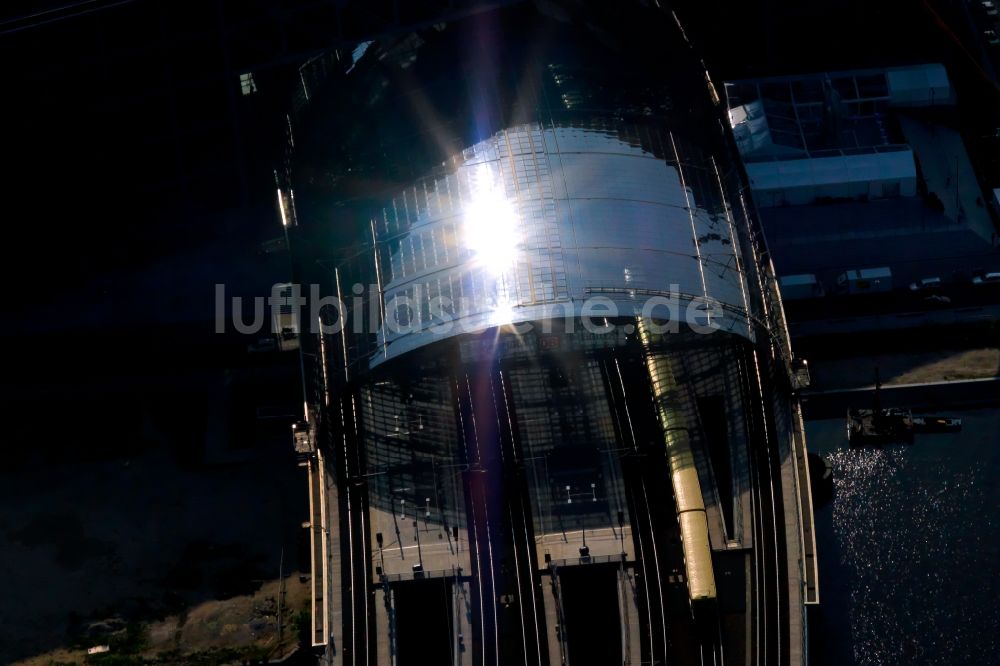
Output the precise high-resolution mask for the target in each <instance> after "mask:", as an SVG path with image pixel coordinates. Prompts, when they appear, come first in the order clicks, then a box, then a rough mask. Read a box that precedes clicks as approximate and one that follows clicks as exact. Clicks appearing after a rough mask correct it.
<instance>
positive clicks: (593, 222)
mask: <svg viewBox="0 0 1000 666" xmlns="http://www.w3.org/2000/svg"><path fill="white" fill-rule="evenodd" d="M608 125H609V126H608V127H607V128H603V129H597V128H592V127H574V126H545V125H542V124H538V123H536V124H530V125H522V126H518V127H513V128H510V129H505V130H503V131H502V132H499V133H497V134H495V135H494V136H493V137H491V138H490V139H488V140H486V141H482V142H480V143H478V144H476V145H474V146H472V147H470V148H468V149H467V150H465V151H463V152H462V154H461V156H460V157H456V158H455V159H454V160H453V163H455V164H456V166H454V167H453V169H452V170H451V171H449V172H448V173H445V174H443V175H440V176H432V177H428V178H425V179H421V180H419V181H418V182H417V183H416V184H414V185H413V186H411V187H408V188H406V189H404V190H403V191H402V192H400V193H399V194H398V195H397V196H396V197H393V198H392V199H391V200H390V201H389V202H387V203H386V205H385V207H384V208H383V210H382V215H381V217H380V218H379V219H378V220H377V221H376V224H375V227H374V228H375V238H376V247H377V248H378V253H379V255H378V256H379V259H380V262H381V266H380V268H381V275H382V276H383V279H384V281H385V282H384V285H383V298H384V311H385V312H386V320H387V325H386V326H385V327H384V329H383V335H384V343H385V345H386V346H387V348H388V356H390V357H391V356H393V355H396V354H398V353H400V352H401V351H406V350H410V349H413V348H414V347H416V346H419V345H423V344H429V343H432V342H434V341H435V340H439V339H440V338H441V337H442V332H444V331H450V332H453V333H458V332H466V333H469V332H475V331H477V330H482V329H485V328H488V327H490V326H497V325H501V324H507V323H512V322H513V323H516V322H523V321H535V320H540V319H545V318H547V317H549V316H553V313H555V315H556V316H562V315H564V314H565V315H568V316H579V315H580V314H581V309H582V308H583V306H584V304H585V302H586V301H587V299H588V298H595V297H596V296H597V295H600V297H601V298H603V299H608V300H610V301H612V302H613V303H614V304H615V307H616V311H617V312H618V313H619V314H620V315H621V316H633V315H634V314H636V313H637V312H639V311H641V309H642V307H643V304H644V303H645V302H646V301H647V299H648V298H649V296H650V295H651V294H654V293H661V294H667V293H670V294H677V295H679V296H680V297H681V301H682V307H686V305H687V304H688V303H689V302H690V301H691V299H712V300H714V301H717V302H719V303H720V304H724V306H725V307H724V308H720V313H721V316H720V320H717V321H715V322H714V323H715V325H716V326H718V327H720V328H724V329H725V330H728V331H734V332H737V333H739V334H741V335H743V336H749V330H750V327H749V326H748V322H747V319H748V318H747V314H746V306H747V302H748V297H747V293H746V290H747V284H746V281H745V279H744V277H743V275H742V271H741V268H740V260H739V257H738V247H739V245H738V243H739V241H738V239H737V238H736V237H735V228H734V221H733V218H732V215H731V210H732V209H731V207H730V205H729V204H728V202H727V199H726V193H725V192H724V190H723V189H722V188H723V184H722V181H721V177H720V176H719V174H718V173H717V171H716V170H715V167H714V162H713V161H712V160H711V158H709V159H706V158H705V157H704V156H703V155H702V154H701V153H700V152H697V151H691V152H689V153H687V154H684V155H680V154H679V153H675V154H674V155H673V157H672V159H671V158H669V157H667V158H662V157H658V156H657V154H656V153H657V152H659V153H661V154H664V153H666V154H667V155H669V152H668V151H672V149H673V147H674V146H673V137H672V136H671V134H670V132H669V131H667V130H662V129H656V128H650V127H642V126H637V125H630V124H624V123H620V124H616V123H608ZM640 132H641V134H642V138H643V139H645V141H646V143H647V144H650V143H655V144H657V145H658V147H659V151H657V150H655V149H654V148H653V147H652V146H649V145H647V146H644V145H643V141H642V140H640V139H639V136H640ZM630 137H631V138H632V140H629V139H630ZM740 222H741V223H742V221H740ZM557 303H562V304H565V305H562V306H560V307H555V308H553V307H548V306H549V305H552V304H557ZM662 312H663V311H660V312H656V314H660V315H661V316H662Z"/></svg>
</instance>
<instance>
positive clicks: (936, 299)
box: [924, 294, 951, 305]
mask: <svg viewBox="0 0 1000 666" xmlns="http://www.w3.org/2000/svg"><path fill="white" fill-rule="evenodd" d="M924 303H926V304H927V305H951V299H950V298H948V297H947V296H942V295H941V294H931V295H930V296H925V297H924Z"/></svg>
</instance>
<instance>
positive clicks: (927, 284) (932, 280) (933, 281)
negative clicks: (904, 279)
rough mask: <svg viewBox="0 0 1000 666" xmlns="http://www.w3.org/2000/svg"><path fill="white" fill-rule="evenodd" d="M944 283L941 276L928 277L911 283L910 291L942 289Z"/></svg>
mask: <svg viewBox="0 0 1000 666" xmlns="http://www.w3.org/2000/svg"><path fill="white" fill-rule="evenodd" d="M941 285H942V282H941V278H939V277H926V278H921V279H919V280H917V281H916V282H911V283H910V291H931V290H933V289H940V288H941Z"/></svg>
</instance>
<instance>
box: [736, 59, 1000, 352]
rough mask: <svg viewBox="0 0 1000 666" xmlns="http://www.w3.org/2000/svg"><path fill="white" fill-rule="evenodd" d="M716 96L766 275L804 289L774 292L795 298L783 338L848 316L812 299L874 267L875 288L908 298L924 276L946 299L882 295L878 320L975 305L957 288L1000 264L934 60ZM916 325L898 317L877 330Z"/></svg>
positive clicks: (759, 84) (972, 296) (850, 312)
mask: <svg viewBox="0 0 1000 666" xmlns="http://www.w3.org/2000/svg"><path fill="white" fill-rule="evenodd" d="M724 87H725V94H726V99H727V106H728V107H729V122H730V125H731V126H732V128H733V133H734V136H735V139H736V144H737V146H738V147H739V151H740V155H741V157H742V159H743V161H744V163H745V165H746V170H747V175H748V178H749V184H750V187H751V189H752V191H753V193H754V199H755V200H756V202H757V205H758V206H759V207H760V213H761V223H762V224H763V227H764V230H765V234H766V236H767V239H768V246H769V248H770V250H771V252H772V259H773V260H774V264H775V266H776V269H777V271H778V274H779V275H781V276H782V278H783V279H786V280H791V281H792V282H795V281H803V280H808V281H811V282H812V283H814V284H815V287H814V288H812V289H808V290H803V289H801V288H796V289H786V290H785V295H786V299H787V300H790V301H791V300H795V301H797V302H796V303H795V306H790V308H789V309H790V311H791V315H792V318H793V321H794V322H795V324H794V325H793V333H795V334H805V333H806V332H817V329H815V327H813V328H810V329H809V331H807V329H806V328H804V327H802V326H800V325H799V322H800V320H801V319H803V318H806V319H811V318H827V319H829V318H835V317H836V316H840V317H843V318H846V317H851V316H855V315H857V314H859V312H857V311H856V309H852V308H854V306H853V305H847V304H843V303H841V304H834V305H831V304H830V302H829V298H827V299H826V300H825V301H820V300H819V299H822V298H823V297H824V295H826V296H827V297H831V296H836V295H838V294H840V295H844V294H847V293H853V292H851V290H849V289H845V288H844V285H845V283H846V281H845V280H844V279H843V277H844V276H845V275H847V274H850V273H851V272H852V271H854V272H857V271H873V270H875V271H877V270H884V271H888V274H887V276H886V277H887V279H885V280H882V281H881V283H880V288H879V289H878V290H877V291H883V292H891V291H893V290H896V291H897V292H898V291H902V292H904V293H907V294H908V291H907V288H908V286H909V285H910V284H914V283H919V282H920V281H927V280H931V281H936V282H937V283H940V284H941V285H942V287H943V288H944V289H945V290H946V291H947V293H948V301H947V302H943V301H940V300H937V301H931V302H929V304H928V303H925V302H921V301H919V300H918V301H916V302H914V299H913V298H907V297H904V298H895V299H894V300H890V299H891V298H892V297H891V296H889V295H886V296H885V303H884V304H882V305H880V306H878V308H877V309H880V310H881V311H891V310H898V309H900V308H901V311H902V312H905V313H911V312H912V311H918V312H919V311H920V310H924V309H928V308H930V309H934V308H937V309H940V308H941V307H942V304H945V305H947V304H948V303H951V302H954V303H956V304H961V305H967V306H973V305H975V306H978V305H981V303H980V299H978V298H977V295H976V293H975V292H970V291H969V289H968V286H969V283H970V280H971V278H973V277H974V273H983V274H985V273H988V272H991V271H995V270H996V269H997V268H998V267H1000V264H998V260H997V257H996V253H995V250H994V248H995V247H996V226H995V222H994V219H993V218H994V215H995V213H992V212H991V210H990V206H989V197H988V195H987V194H986V193H985V192H984V190H983V189H982V187H981V184H980V180H979V178H978V176H977V173H976V172H975V170H974V169H973V166H972V163H971V161H970V158H969V154H968V151H967V149H966V145H965V139H964V138H963V136H962V134H961V132H960V130H959V128H960V123H959V121H958V112H957V107H956V105H957V103H958V98H957V93H956V91H955V89H954V87H953V86H952V84H951V82H950V80H949V77H948V73H947V71H946V69H945V67H944V66H943V65H941V64H938V63H931V64H923V65H912V66H905V67H890V68H881V69H863V70H849V71H833V72H818V73H809V74H800V75H792V76H776V77H762V78H758V79H746V80H738V81H732V82H727V83H726V84H725V86H724ZM917 291H919V290H917ZM920 295H921V296H926V294H920ZM804 300H812V303H800V302H798V301H804ZM925 323H926V321H925V319H924V318H921V317H919V316H917V317H914V316H909V317H908V318H905V319H899V320H898V321H896V320H893V321H890V322H886V321H883V322H880V323H879V324H878V325H880V326H881V325H892V326H896V325H897V324H898V325H899V326H918V325H923V324H925ZM872 325H875V324H872ZM824 326H825V324H824ZM838 330H839V329H838Z"/></svg>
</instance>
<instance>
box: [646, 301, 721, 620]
mask: <svg viewBox="0 0 1000 666" xmlns="http://www.w3.org/2000/svg"><path fill="white" fill-rule="evenodd" d="M636 324H637V330H638V331H639V337H640V340H641V341H642V343H643V347H644V351H645V354H646V368H647V370H648V371H649V377H650V381H651V383H652V388H653V397H654V399H655V400H656V407H657V414H658V416H659V419H660V425H661V426H662V428H663V439H664V443H665V444H666V448H667V460H668V461H669V463H670V482H671V485H672V487H673V491H674V503H675V504H676V507H677V522H678V524H679V526H680V533H681V545H682V547H683V550H684V568H685V571H686V574H687V584H688V595H689V598H690V600H691V603H692V605H700V604H702V603H704V602H711V601H714V600H715V598H716V590H715V571H714V568H713V566H712V547H711V544H710V543H709V540H708V519H707V517H706V515H705V499H704V496H703V495H702V492H701V480H700V479H699V478H698V468H697V466H696V465H695V460H694V453H693V452H692V450H691V439H690V435H689V434H688V429H687V426H686V423H685V422H684V414H683V412H682V410H681V398H680V396H679V395H678V386H677V381H676V379H675V377H674V372H673V366H672V363H671V360H670V357H669V356H668V355H666V354H661V353H653V352H652V350H651V348H650V342H651V336H650V334H649V329H648V328H647V324H648V322H647V321H645V320H644V319H643V318H642V317H639V318H637V321H636Z"/></svg>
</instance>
